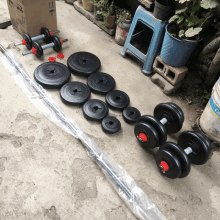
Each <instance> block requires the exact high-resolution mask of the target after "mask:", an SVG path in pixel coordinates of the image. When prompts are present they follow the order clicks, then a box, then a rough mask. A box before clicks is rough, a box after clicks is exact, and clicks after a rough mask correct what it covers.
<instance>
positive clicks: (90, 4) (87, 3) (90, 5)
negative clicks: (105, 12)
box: [82, 0, 94, 11]
mask: <svg viewBox="0 0 220 220" xmlns="http://www.w3.org/2000/svg"><path fill="white" fill-rule="evenodd" d="M82 4H83V8H84V9H85V10H86V11H94V1H93V0H92V1H91V0H82Z"/></svg>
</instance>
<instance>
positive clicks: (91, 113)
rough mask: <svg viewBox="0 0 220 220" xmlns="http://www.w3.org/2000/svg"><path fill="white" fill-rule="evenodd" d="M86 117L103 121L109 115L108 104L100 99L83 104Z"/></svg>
mask: <svg viewBox="0 0 220 220" xmlns="http://www.w3.org/2000/svg"><path fill="white" fill-rule="evenodd" d="M83 114H84V117H85V118H86V119H88V120H92V121H102V119H103V118H105V117H107V115H108V106H107V105H106V103H105V102H103V101H101V100H98V99H91V100H89V101H87V102H86V103H85V104H84V105H83Z"/></svg>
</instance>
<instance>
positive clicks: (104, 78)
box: [87, 72, 115, 95]
mask: <svg viewBox="0 0 220 220" xmlns="http://www.w3.org/2000/svg"><path fill="white" fill-rule="evenodd" d="M87 85H88V86H89V88H90V89H91V91H92V92H94V93H100V94H102V95H106V94H107V93H108V92H110V91H111V90H113V89H114V88H115V80H114V78H113V77H112V76H110V75H109V74H107V73H101V72H99V73H93V74H91V75H90V76H89V77H88V79H87Z"/></svg>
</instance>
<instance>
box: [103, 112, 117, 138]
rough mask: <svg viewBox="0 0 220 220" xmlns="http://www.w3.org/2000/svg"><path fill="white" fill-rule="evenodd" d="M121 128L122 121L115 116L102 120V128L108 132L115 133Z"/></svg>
mask: <svg viewBox="0 0 220 220" xmlns="http://www.w3.org/2000/svg"><path fill="white" fill-rule="evenodd" d="M120 128H121V122H120V121H119V120H118V119H117V118H115V117H110V116H109V117H106V118H104V119H103V120H102V130H103V131H104V132H105V133H107V134H115V133H117V132H118V131H119V130H120Z"/></svg>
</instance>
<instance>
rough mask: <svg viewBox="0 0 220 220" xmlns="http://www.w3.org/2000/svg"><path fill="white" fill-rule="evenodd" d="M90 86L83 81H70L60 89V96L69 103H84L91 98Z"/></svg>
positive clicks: (64, 101)
mask: <svg viewBox="0 0 220 220" xmlns="http://www.w3.org/2000/svg"><path fill="white" fill-rule="evenodd" d="M90 95H91V92H90V89H89V87H88V86H87V85H86V84H84V83H81V82H69V83H67V84H65V85H64V86H63V87H62V88H61V90H60V97H61V100H62V101H63V103H65V104H67V105H79V106H80V105H83V104H84V103H85V102H86V101H88V99H89V98H90Z"/></svg>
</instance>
